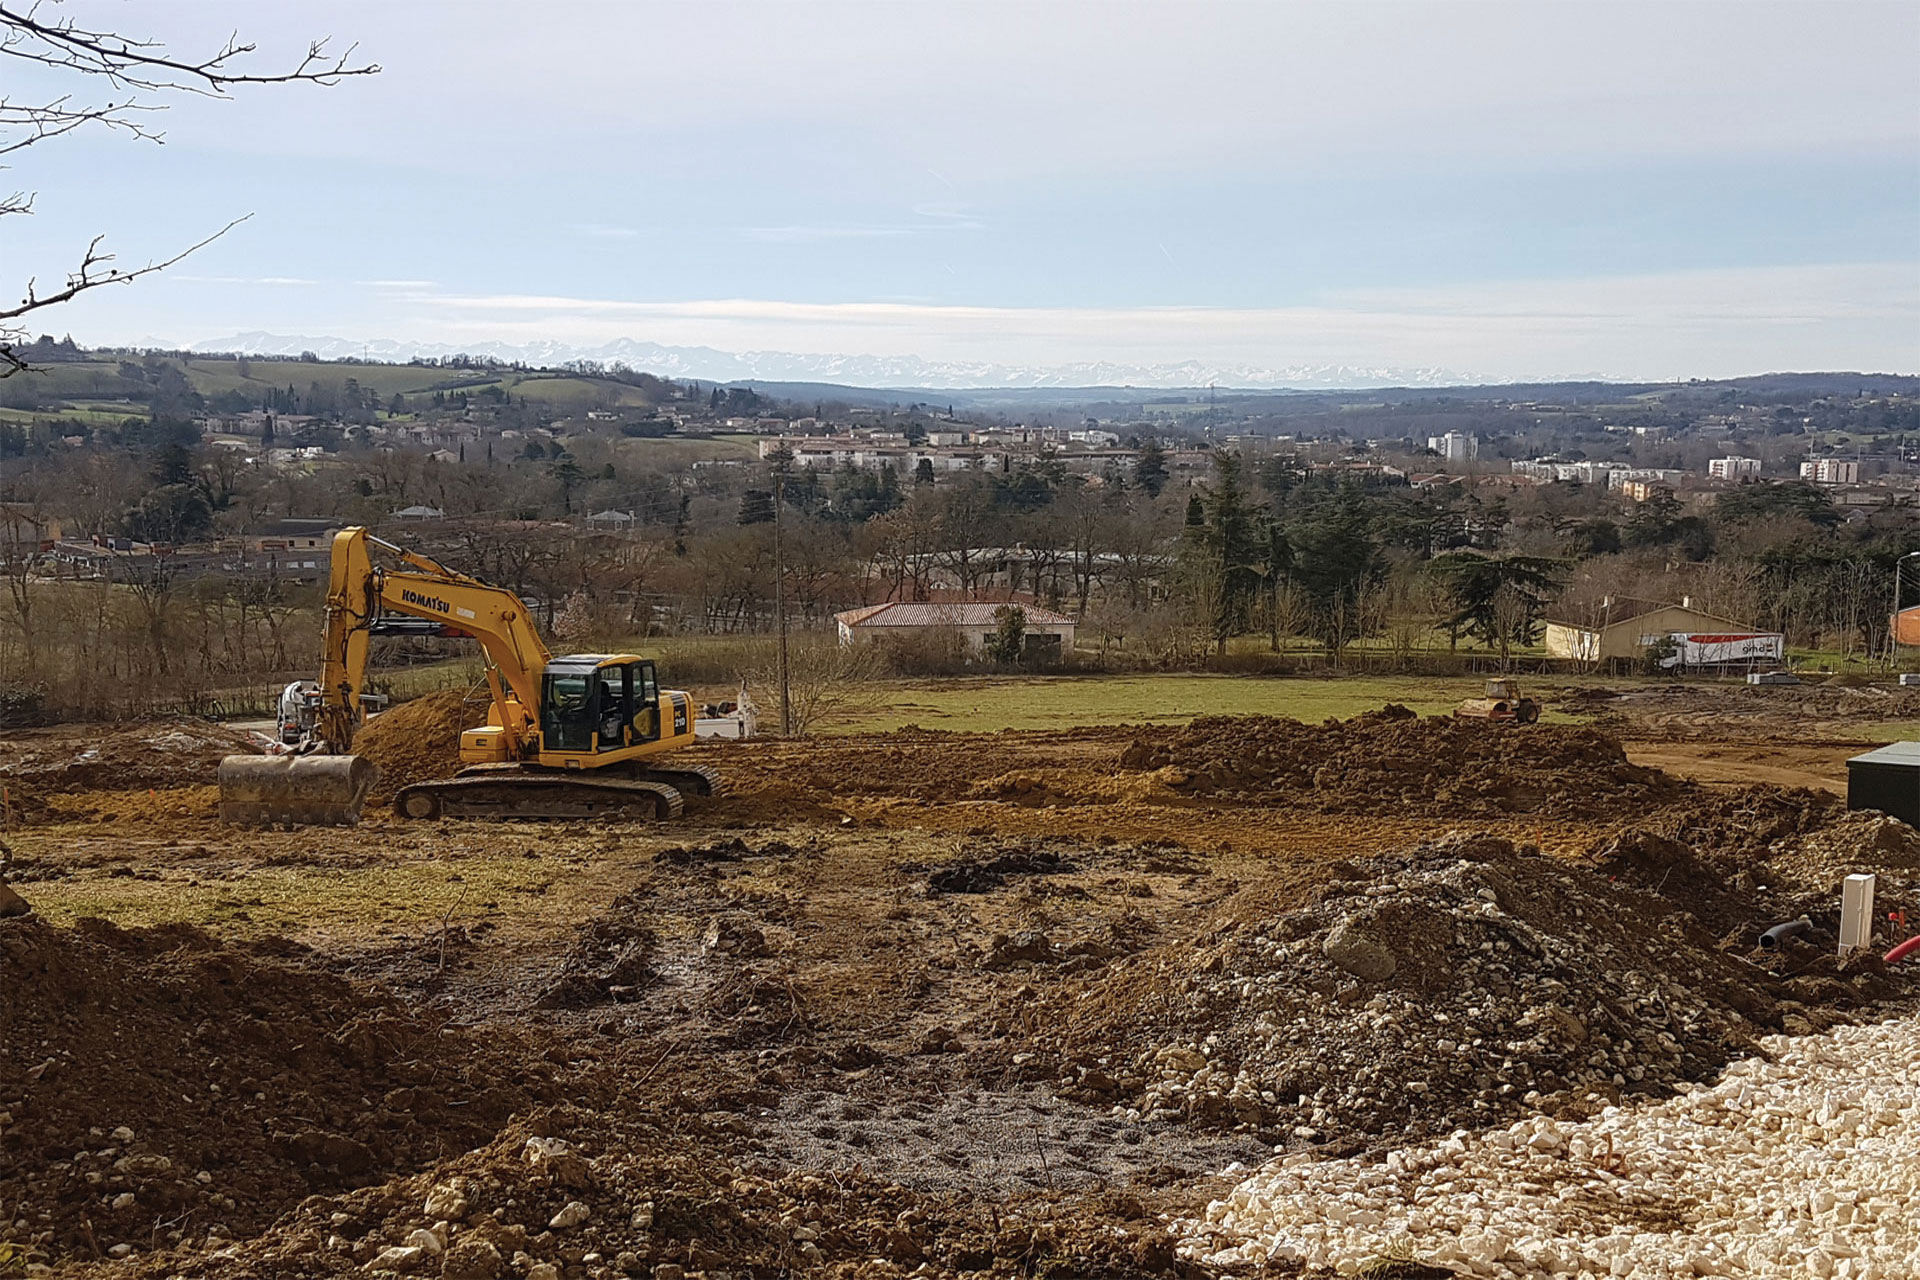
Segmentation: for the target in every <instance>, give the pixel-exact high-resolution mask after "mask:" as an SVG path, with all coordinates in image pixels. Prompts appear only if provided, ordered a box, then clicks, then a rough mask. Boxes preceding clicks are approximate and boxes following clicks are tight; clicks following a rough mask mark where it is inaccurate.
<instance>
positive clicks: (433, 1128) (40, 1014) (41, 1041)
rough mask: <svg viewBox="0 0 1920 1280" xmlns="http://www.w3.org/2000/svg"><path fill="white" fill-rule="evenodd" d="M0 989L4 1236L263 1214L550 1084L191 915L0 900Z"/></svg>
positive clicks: (91, 1249)
mask: <svg viewBox="0 0 1920 1280" xmlns="http://www.w3.org/2000/svg"><path fill="white" fill-rule="evenodd" d="M277 945H278V946H279V947H280V948H281V949H283V950H285V951H286V952H287V953H288V958H289V959H291V958H294V954H293V953H294V948H293V946H292V944H286V943H281V944H277ZM0 993H4V994H3V995H0V1155H3V1156H4V1158H0V1205H4V1206H6V1212H5V1214H4V1215H0V1217H3V1219H4V1221H0V1247H4V1245H6V1244H11V1245H13V1246H14V1247H15V1248H17V1249H31V1250H32V1251H33V1252H34V1253H36V1254H39V1255H42V1256H44V1257H47V1258H54V1259H58V1258H63V1257H69V1256H80V1257H86V1256H93V1255H94V1253H95V1251H96V1250H106V1249H109V1248H110V1247H112V1246H115V1245H119V1244H126V1245H128V1246H129V1248H137V1249H139V1250H140V1251H142V1252H144V1251H146V1250H147V1249H148V1248H150V1247H164V1246H165V1245H167V1244H169V1243H173V1242H177V1241H179V1240H180V1239H181V1238H182V1233H183V1232H184V1231H186V1230H188V1229H189V1228H190V1229H191V1230H193V1231H195V1232H207V1231H213V1232H215V1233H225V1234H227V1235H230V1236H231V1235H237V1234H245V1233H249V1232H252V1231H257V1230H259V1229H261V1228H262V1227H264V1226H265V1225H266V1224H267V1223H269V1222H271V1221H272V1220H273V1219H274V1218H275V1217H276V1216H278V1215H279V1214H280V1213H281V1212H282V1211H284V1210H285V1209H286V1208H288V1207H289V1206H291V1205H292V1204H294V1203H296V1202H297V1201H298V1200H300V1199H301V1198H302V1197H303V1196H306V1195H308V1194H309V1193H311V1192H314V1191H321V1190H330V1189H336V1188H341V1187H351V1186H359V1185H363V1184H365V1183H367V1182H369V1181H372V1180H374V1179H376V1178H379V1177H385V1176H388V1175H390V1174H391V1173H392V1172H394V1171H396V1170H402V1169H407V1168H417V1167H419V1166H421V1165H423V1164H425V1163H427V1162H428V1161H430V1160H432V1159H435V1158H437V1157H439V1156H440V1155H442V1154H443V1153H445V1152H446V1151H448V1150H461V1149H464V1148H466V1147H469V1146H473V1145H475V1144H477V1143H479V1142H484V1141H485V1140H486V1139H487V1138H489V1137H490V1136H492V1134H493V1133H494V1132H495V1131H496V1130H497V1129H498V1128H499V1126H500V1125H501V1124H502V1123H504V1122H505V1120H506V1119H507V1117H508V1116H509V1115H510V1114H511V1113H512V1112H513V1111H514V1110H516V1109H518V1108H520V1107H524V1106H526V1105H527V1104H528V1103H529V1102H530V1101H532V1100H534V1099H537V1098H539V1097H541V1096H544V1095H545V1094H546V1093H547V1092H548V1091H549V1090H550V1089H551V1088H552V1086H551V1085H550V1084H549V1083H547V1082H545V1081H544V1080H542V1079H541V1078H540V1076H539V1075H537V1074H533V1073H530V1072H528V1071H527V1070H525V1069H523V1068H522V1067H521V1066H520V1065H519V1063H520V1061H522V1059H521V1058H520V1056H519V1055H516V1054H515V1053H514V1052H513V1051H512V1049H511V1048H510V1047H509V1046H508V1045H506V1044H504V1043H500V1042H499V1038H498V1037H493V1038H489V1039H488V1040H484V1041H483V1040H481V1039H479V1038H477V1037H474V1036H471V1035H468V1034H464V1033H456V1032H452V1031H448V1030H445V1029H442V1028H440V1027H438V1026H437V1025H434V1024H432V1023H428V1022H423V1021H422V1020H420V1019H419V1018H418V1017H416V1016H415V1015H413V1014H411V1013H409V1012H408V1011H407V1010H406V1009H404V1008H403V1007H401V1006H400V1005H399V1004H398V1003H397V1002H395V1001H393V1000H392V999H390V998H388V997H384V996H381V995H379V994H377V993H373V992H369V991H368V990H366V989H365V988H359V987H355V986H352V985H350V984H349V983H348V982H347V981H345V980H343V979H341V978H337V977H333V976H331V975H327V974H323V973H318V972H313V971H309V970H306V969H302V968H298V967H295V966H294V965H292V964H288V963H283V962H282V961H281V960H280V959H276V958H274V957H271V956H269V955H266V954H262V953H261V952H259V951H243V950H239V949H236V948H231V947H226V946H222V945H220V944H219V943H217V942H216V941H215V940H214V939H212V938H211V937H209V936H208V935H206V934H204V933H202V932H200V931H199V930H197V929H193V928H189V927H186V926H166V927H161V928H155V929H137V930H122V929H119V928H116V927H115V926H113V925H111V924H108V923H106V922H105V921H100V920H83V921H81V922H80V923H79V924H77V925H76V926H75V927H74V928H72V929H57V928H54V927H53V926H51V925H49V924H47V923H46V922H44V921H43V920H40V919H38V918H37V917H31V916H30V917H26V918H22V919H15V920H0ZM156 1223H160V1224H173V1225H169V1226H166V1227H164V1228H161V1227H156V1225H155V1224H156Z"/></svg>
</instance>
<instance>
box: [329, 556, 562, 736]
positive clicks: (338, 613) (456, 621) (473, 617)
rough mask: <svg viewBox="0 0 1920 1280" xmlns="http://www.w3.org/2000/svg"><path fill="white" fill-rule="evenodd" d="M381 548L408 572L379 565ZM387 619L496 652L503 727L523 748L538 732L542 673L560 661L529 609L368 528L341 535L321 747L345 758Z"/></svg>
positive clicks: (491, 665) (333, 575) (494, 678)
mask: <svg viewBox="0 0 1920 1280" xmlns="http://www.w3.org/2000/svg"><path fill="white" fill-rule="evenodd" d="M375 548H378V549H379V550H382V551H385V552H388V553H389V554H391V555H392V556H394V557H395V558H397V559H398V560H399V561H400V562H401V563H402V564H403V565H404V566H406V567H405V568H402V569H382V568H379V567H377V566H375V565H374V563H373V551H374V549H375ZM387 614H402V615H405V616H409V617H415V618H429V619H432V620H434V621H437V622H440V623H443V624H445V625H447V626H449V627H451V628H454V629H455V630H457V631H460V632H463V633H465V634H467V635H470V636H472V637H473V638H474V639H476V640H478V641H479V642H480V647H481V648H482V649H483V650H484V651H485V652H486V655H487V662H488V675H489V678H490V680H491V682H492V684H493V692H494V708H495V711H496V713H497V716H498V719H499V723H500V725H501V726H502V727H503V728H504V729H506V730H507V732H508V734H509V737H510V739H511V740H512V742H513V743H514V744H515V745H516V747H517V746H518V745H519V744H521V743H524V742H528V741H531V739H532V735H533V734H534V733H535V732H536V731H537V728H538V717H539V706H540V674H541V672H542V671H543V670H545V668H546V665H547V662H548V660H549V659H550V658H551V657H552V656H553V655H552V654H551V653H550V652H549V651H548V649H547V646H546V643H545V642H544V641H542V640H541V639H540V633H539V632H538V631H537V630H535V628H534V625H533V619H532V617H531V616H530V615H529V613H528V610H527V607H526V605H525V604H524V603H523V602H522V601H521V600H520V598H519V597H518V596H516V595H515V594H514V593H513V592H511V591H508V590H507V589H505V588H504V587H496V586H491V585H489V584H488V583H485V582H482V581H481V580H480V579H478V578H475V577H471V576H469V575H467V574H464V573H458V572H456V571H454V570H452V569H449V568H447V567H446V566H445V565H443V564H440V563H439V562H438V561H436V560H433V559H430V558H429V557H427V556H423V555H420V554H418V553H416V552H412V551H408V550H405V549H404V548H401V547H396V546H394V545H393V544H392V543H390V542H385V541H382V540H381V539H379V538H376V537H374V536H373V535H372V534H370V533H368V532H367V531H366V530H365V529H361V528H352V529H343V530H341V531H340V532H339V533H337V534H335V535H334V539H333V563H332V568H331V572H330V573H329V575H328V579H327V608H326V627H325V633H324V635H323V636H322V638H321V670H320V689H321V700H320V711H319V717H318V722H317V725H316V729H315V737H316V739H317V740H318V742H319V744H320V750H322V751H325V752H328V753H331V754H337V755H345V754H346V753H348V752H350V751H351V750H352V749H353V735H354V732H355V730H356V729H357V728H358V727H359V724H360V720H361V709H360V692H361V686H362V684H363V683H364V682H365V678H366V670H367V650H368V648H369V646H370V644H371V641H372V636H373V624H374V622H375V620H376V619H377V618H379V617H381V616H383V615H387Z"/></svg>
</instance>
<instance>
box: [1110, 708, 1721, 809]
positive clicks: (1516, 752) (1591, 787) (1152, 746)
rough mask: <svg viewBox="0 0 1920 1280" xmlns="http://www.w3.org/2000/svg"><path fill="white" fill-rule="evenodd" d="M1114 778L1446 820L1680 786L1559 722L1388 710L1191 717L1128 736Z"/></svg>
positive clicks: (1631, 805) (1595, 804)
mask: <svg viewBox="0 0 1920 1280" xmlns="http://www.w3.org/2000/svg"><path fill="white" fill-rule="evenodd" d="M1120 766H1121V768H1123V769H1129V770H1138V771H1157V772H1158V774H1159V777H1160V779H1161V780H1162V781H1164V782H1165V783H1166V784H1167V785H1168V786H1170V787H1172V788H1173V789H1175V790H1176V791H1184V792H1188V793H1195V792H1198V793H1210V794H1220V795H1225V796H1230V797H1234V798H1238V799H1242V800H1247V801H1252V802H1256V803H1266V804H1286V805H1290V806H1296V807H1300V806H1305V807H1309V808H1313V809H1318V810H1320V811H1323V812H1335V813H1347V812H1351V813H1378V812H1381V811H1382V810H1383V809H1393V810H1394V811H1396V812H1402V813H1406V814H1433V815H1436V816H1445V817H1452V818H1461V817H1500V816H1503V815H1510V814H1516V813H1526V814H1539V815H1543V816H1571V815H1581V814H1591V813H1596V812H1622V811H1629V810H1633V809H1637V808H1641V807H1645V806H1647V805H1651V804H1657V803H1661V802H1664V801H1666V800H1669V799H1672V798H1674V797H1676V796H1678V795H1679V794H1681V793H1682V792H1683V790H1684V786H1683V784H1681V783H1680V782H1678V781H1676V780H1675V779H1673V778H1670V777H1668V776H1667V775H1666V774H1664V773H1661V772H1660V771H1659V770H1657V769H1647V768H1641V767H1640V766H1638V765H1634V764H1630V763H1629V762H1628V761H1627V756H1626V752H1625V750H1624V749H1623V748H1622V747H1621V745H1620V743H1619V741H1618V740H1617V739H1615V738H1612V737H1609V736H1608V735H1606V734H1604V733H1600V732H1597V731H1595V730H1592V729H1581V728H1571V727H1567V726H1564V725H1528V726H1524V727H1521V726H1514V725H1504V724H1493V723H1489V722H1487V721H1475V720H1453V719H1449V718H1446V717H1440V716H1430V717H1428V718H1426V719H1421V718H1419V717H1418V716H1416V715H1414V713H1413V712H1411V711H1408V710H1407V709H1406V708H1404V707H1397V706H1389V707H1386V708H1383V709H1382V710H1380V711H1370V712H1367V713H1366V714H1365V715H1359V716H1355V717H1353V718H1352V719H1351V720H1328V721H1326V722H1325V723H1323V724H1318V725H1308V724H1303V723H1301V722H1300V721H1298V720H1287V719H1280V718H1277V717H1273V716H1200V717H1197V718H1195V719H1194V720H1193V721H1192V722H1190V723H1189V724H1188V725H1187V726H1186V727H1185V728H1183V729H1179V730H1175V731H1173V732H1170V733H1169V732H1163V731H1161V732H1154V733H1151V734H1145V735H1142V736H1141V737H1139V738H1136V739H1135V740H1134V741H1133V743H1132V744H1131V745H1130V746H1128V747H1127V748H1126V750H1125V751H1123V752H1122V753H1121V756H1120Z"/></svg>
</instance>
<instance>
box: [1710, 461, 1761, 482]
mask: <svg viewBox="0 0 1920 1280" xmlns="http://www.w3.org/2000/svg"><path fill="white" fill-rule="evenodd" d="M1707 474H1708V475H1710V476H1712V477H1713V478H1714V479H1715V480H1758V479H1759V478H1760V459H1758V458H1713V459H1710V460H1708V462H1707Z"/></svg>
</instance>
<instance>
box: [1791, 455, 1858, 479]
mask: <svg viewBox="0 0 1920 1280" xmlns="http://www.w3.org/2000/svg"><path fill="white" fill-rule="evenodd" d="M1800 478H1801V479H1802V480H1811V481H1813V482H1814V483H1815V484H1859V483H1860V464H1859V463H1858V462H1857V461H1855V460H1854V459H1852V458H1809V459H1807V460H1806V461H1805V462H1803V463H1801V464H1800Z"/></svg>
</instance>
